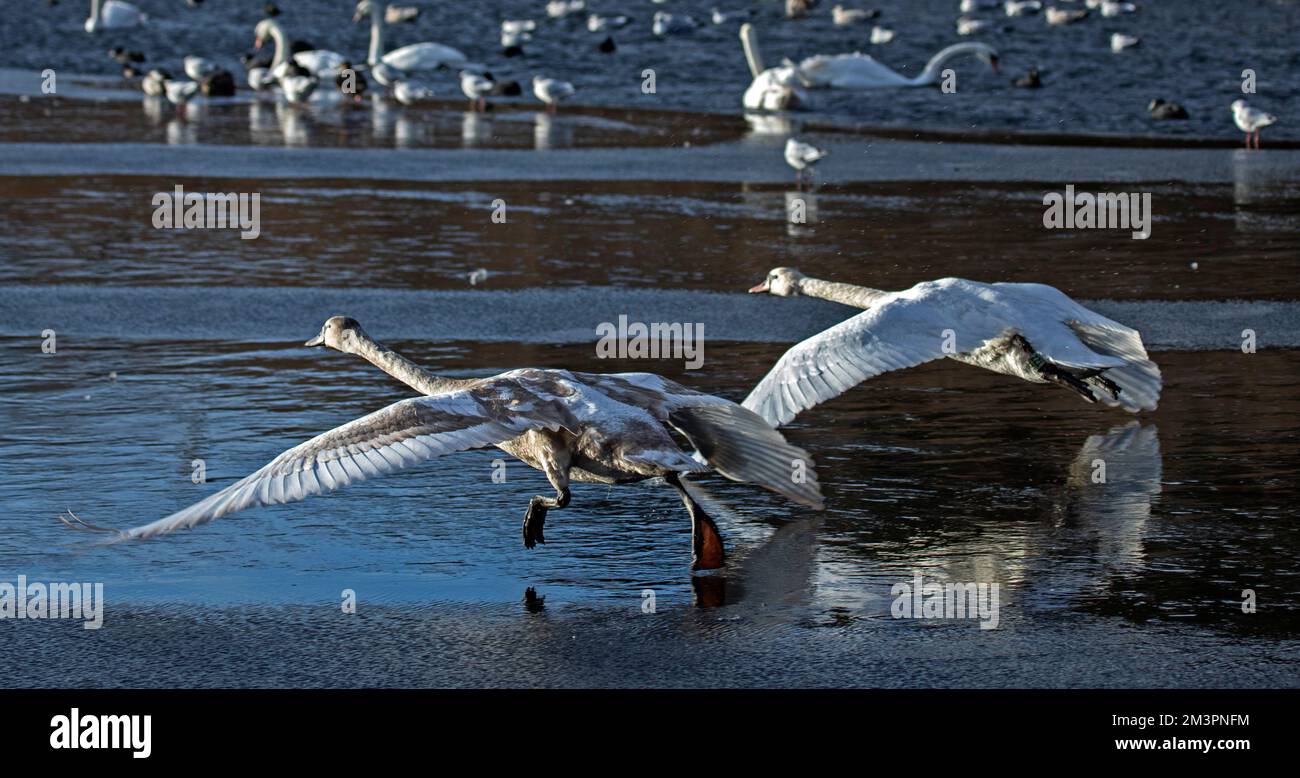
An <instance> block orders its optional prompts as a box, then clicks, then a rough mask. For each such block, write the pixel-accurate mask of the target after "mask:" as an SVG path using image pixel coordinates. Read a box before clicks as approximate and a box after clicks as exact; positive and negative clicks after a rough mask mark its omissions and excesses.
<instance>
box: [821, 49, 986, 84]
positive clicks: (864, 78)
mask: <svg viewBox="0 0 1300 778" xmlns="http://www.w3.org/2000/svg"><path fill="white" fill-rule="evenodd" d="M965 54H971V55H974V56H975V57H977V58H978V59H980V60H982V61H984V62H986V63H988V65H989V67H991V68H993V70H994V72H997V69H998V53H997V51H996V50H995V49H994V48H993V47H992V46H989V45H988V44H986V43H978V42H974V41H972V42H967V43H954V44H953V45H951V46H949V47H947V48H945V49H943V50H941V51H940V52H939V53H938V54H935V55H934V56H933V57H931V58H930V61H929V62H927V63H926V65H925V69H924V70H922V71H921V73H920V75H918V76H916V77H915V78H907V77H906V76H903V75H900V74H899V73H896V72H894V71H893V70H891V69H890V68H889V67H888V66H886V65H883V64H881V63H880V62H879V61H877V60H876V59H875V58H873V57H872V56H870V55H869V54H863V53H861V52H855V53H853V54H839V55H836V56H834V57H828V56H826V55H824V54H819V55H817V56H815V57H809V58H808V59H805V60H804V61H803V62H800V63H799V65H798V68H797V72H798V75H799V78H800V79H801V80H802V82H803V83H804V85H806V86H810V87H814V88H822V89H887V88H898V87H913V86H931V85H933V84H937V83H938V82H939V74H940V73H941V72H942V71H943V67H944V65H946V64H948V61H949V60H951V59H953V58H955V57H960V56H962V55H965Z"/></svg>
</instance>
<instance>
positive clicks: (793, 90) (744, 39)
mask: <svg viewBox="0 0 1300 778" xmlns="http://www.w3.org/2000/svg"><path fill="white" fill-rule="evenodd" d="M740 43H741V45H742V46H744V48H745V61H746V62H748V63H749V72H750V74H751V75H753V76H754V81H753V83H751V84H750V85H749V88H748V89H746V90H745V95H744V97H743V98H741V102H742V103H743V104H744V106H745V108H746V109H748V110H750V111H797V110H806V109H808V108H811V101H810V100H809V99H808V94H807V93H806V92H805V91H804V90H803V88H802V82H801V81H800V80H799V75H798V73H797V72H796V70H795V66H794V65H793V64H791V63H788V62H787V63H786V64H784V65H782V66H781V67H775V68H765V67H763V58H762V56H761V55H760V54H759V51H758V35H757V33H755V32H754V25H752V24H750V23H749V22H746V23H744V24H742V25H740Z"/></svg>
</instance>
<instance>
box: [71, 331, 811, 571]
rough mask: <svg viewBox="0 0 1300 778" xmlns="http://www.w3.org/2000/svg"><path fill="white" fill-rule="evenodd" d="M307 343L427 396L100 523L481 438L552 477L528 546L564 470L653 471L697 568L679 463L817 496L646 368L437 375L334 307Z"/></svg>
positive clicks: (192, 518) (759, 441)
mask: <svg viewBox="0 0 1300 778" xmlns="http://www.w3.org/2000/svg"><path fill="white" fill-rule="evenodd" d="M305 345H307V346H325V347H328V348H333V349H337V350H338V351H342V352H344V353H346V354H355V355H357V356H360V357H362V358H363V359H366V360H367V361H369V362H371V363H372V364H374V365H375V366H376V367H378V368H380V369H381V370H383V371H384V372H385V373H387V374H388V375H390V376H392V377H393V378H396V379H398V380H399V381H402V382H404V383H406V384H407V385H408V386H410V387H411V388H412V389H414V390H415V391H417V392H419V393H420V394H422V395H424V396H422V397H413V398H410V399H407V400H401V401H399V402H396V403H393V404H392V405H389V406H388V407H386V408H383V409H382V410H379V411H376V412H374V413H371V414H369V415H367V416H363V417H361V418H360V419H357V420H355V421H352V422H349V423H347V424H344V425H343V426H341V427H337V428H335V429H333V430H330V431H329V432H326V433H323V434H321V435H317V436H316V437H314V438H312V439H311V440H309V441H307V442H305V443H302V444H300V445H297V446H294V447H293V448H290V449H289V450H287V451H285V452H283V453H282V454H280V455H279V456H277V457H276V458H275V459H273V460H271V462H270V463H268V464H267V465H266V466H265V467H262V468H261V469H260V470H258V471H256V472H254V473H253V474H252V475H249V476H247V477H246V478H243V479H241V480H240V481H238V482H236V483H234V484H232V485H230V486H228V487H226V488H225V489H222V490H220V491H218V492H216V493H215V494H212V495H210V496H208V497H207V498H205V499H203V500H200V501H199V502H197V503H195V504H194V505H191V506H189V507H188V508H184V509H183V510H180V511H177V512H176V513H173V514H171V515H170V516H167V517H165V518H162V519H159V520H158V521H155V522H153V523H151V524H145V525H143V526H139V527H135V528H133V529H129V530H126V531H116V530H108V531H110V532H114V533H115V534H116V536H117V540H129V539H136V538H151V537H156V536H159V535H164V534H166V533H169V532H173V531H175V530H178V529H187V528H190V527H195V526H197V525H199V524H204V523H206V522H209V521H212V520H214V519H218V518H220V517H222V516H225V515H228V514H231V513H234V512H236V511H241V510H245V509H247V508H254V507H258V506H263V505H279V504H283V503H290V502H297V501H299V500H304V499H306V498H308V497H311V496H313V495H318V494H323V493H325V492H330V491H334V490H335V489H338V488H340V487H343V486H347V485H349V484H353V483H358V482H360V481H364V480H366V479H367V478H373V477H378V476H384V475H389V474H391V473H395V472H397V471H399V470H404V469H407V468H411V467H414V466H416V465H419V464H422V463H424V462H426V461H428V460H429V459H432V458H434V457H438V456H442V455H444V454H451V453H455V452H458V451H467V450H470V449H476V448H486V447H488V446H496V447H497V448H500V449H501V450H502V451H505V452H506V453H508V454H510V455H511V456H514V457H516V458H518V459H520V460H522V461H523V462H524V463H526V464H528V465H529V466H531V467H533V468H536V469H537V470H540V471H542V472H543V473H545V475H546V478H547V480H548V481H550V483H551V486H552V488H554V490H555V497H553V498H552V497H544V496H542V495H537V496H535V497H533V498H532V499H531V500H530V501H529V503H528V509H527V511H526V512H525V514H524V522H523V543H524V546H525V547H526V548H534V547H535V546H536V544H538V543H543V544H544V543H545V542H546V538H545V534H544V529H545V522H546V515H547V513H548V512H549V511H552V510H559V509H563V508H566V507H568V505H569V504H570V500H571V491H570V486H569V485H570V482H572V481H577V482H588V483H600V484H609V485H614V484H624V483H634V482H638V481H644V480H647V479H650V478H663V479H664V480H665V481H667V482H668V483H669V484H670V485H671V486H672V487H673V488H674V489H675V490H676V491H677V492H678V494H679V495H680V496H681V499H682V501H683V503H684V504H685V506H686V509H687V511H688V513H689V514H690V517H691V524H692V528H693V530H694V532H693V536H694V544H693V547H694V551H695V554H694V561H693V564H692V566H693V567H694V568H696V569H711V568H718V567H722V566H723V565H724V552H723V543H722V537H721V535H720V534H719V533H718V530H717V527H716V525H715V524H714V522H713V520H712V518H710V517H709V516H708V514H707V513H705V512H704V510H703V509H702V508H701V507H700V505H699V504H698V503H697V502H696V501H695V500H694V499H693V498H692V497H691V495H690V493H689V492H688V489H687V487H686V486H684V485H683V484H682V481H681V477H682V475H683V474H689V473H704V472H709V471H712V470H716V471H717V472H718V473H720V474H721V475H723V476H725V477H727V478H729V479H731V480H733V481H739V482H743V483H753V484H756V485H758V486H761V487H763V488H766V489H769V490H771V491H774V492H776V493H778V494H781V495H783V496H784V497H786V498H787V499H790V500H792V501H794V502H796V503H799V504H801V505H805V506H808V507H810V508H813V509H815V510H820V509H821V508H822V506H823V501H822V496H821V490H820V487H819V485H818V483H817V476H816V473H815V472H814V470H813V466H812V461H811V459H809V457H808V454H807V452H805V451H803V450H802V449H799V448H797V447H795V446H792V445H790V444H789V443H787V442H786V440H785V439H784V437H782V435H781V433H779V432H777V431H776V430H774V429H772V428H771V427H770V426H768V425H767V424H766V423H765V422H764V421H763V420H762V419H761V418H759V417H758V416H756V415H754V414H753V413H752V412H750V411H748V410H745V409H744V408H742V407H740V406H739V405H737V404H735V403H733V402H731V401H730V400H726V399H723V398H721V397H715V396H712V395H708V394H704V393H702V392H696V391H693V390H691V389H687V388H686V387H684V386H681V385H680V384H677V383H674V382H672V381H669V380H667V379H665V378H662V377H660V376H658V375H654V374H652V373H620V374H613V375H602V374H593V373H575V372H570V371H568V370H542V369H523V370H512V371H510V372H506V373H502V374H500V375H496V376H490V377H487V378H468V379H456V378H444V377H441V376H437V375H434V374H432V373H430V372H428V371H426V370H424V369H422V368H420V367H418V366H417V365H415V364H414V363H412V362H411V361H409V360H407V359H406V358H405V357H402V356H401V355H399V354H397V353H396V352H394V351H392V350H391V349H388V348H385V347H384V346H382V345H380V344H379V343H377V342H376V341H374V340H372V339H371V338H370V337H369V336H368V335H367V334H366V333H365V331H364V330H362V329H361V325H360V324H358V323H357V322H356V321H355V320H354V319H350V318H347V317H343V316H335V317H333V318H331V319H329V320H328V321H326V322H325V325H324V326H323V327H322V328H321V331H320V334H319V335H317V336H316V337H314V338H312V339H311V340H309V341H307V343H306V344H305ZM670 429H674V430H677V431H678V432H680V433H681V435H682V436H683V437H684V438H685V439H686V440H687V441H688V442H689V443H690V445H691V446H692V447H693V448H694V449H696V451H698V454H699V457H700V459H698V460H697V459H695V458H693V457H692V456H691V454H690V453H689V452H688V451H685V450H683V449H682V448H681V447H680V446H679V444H678V443H677V442H676V441H675V440H674V439H673V438H672V436H671V434H670V432H669V430H670ZM798 461H803V462H805V463H806V465H807V471H806V472H807V478H806V479H804V482H803V483H795V482H794V480H793V479H791V478H790V477H789V472H790V468H791V463H792V462H798ZM73 518H74V519H75V518H76V517H75V515H74V516H73ZM66 521H67V520H65V522H66ZM78 521H79V520H78ZM81 526H83V527H85V528H89V529H103V528H96V527H93V525H88V524H85V523H84V522H82V523H81Z"/></svg>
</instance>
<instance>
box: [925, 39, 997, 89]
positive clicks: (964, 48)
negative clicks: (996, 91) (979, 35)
mask: <svg viewBox="0 0 1300 778" xmlns="http://www.w3.org/2000/svg"><path fill="white" fill-rule="evenodd" d="M984 50H985V49H984V46H983V45H982V44H979V43H954V44H953V45H951V46H949V47H947V48H945V49H940V50H939V53H938V54H935V55H934V56H933V57H930V61H929V62H927V63H925V70H922V71H921V75H919V76H917V77H916V78H914V79H912V83H913V84H933V83H935V82H937V81H938V80H939V71H941V70H943V66H944V65H946V64H948V60H950V59H952V58H954V57H960V56H961V55H963V54H978V53H980V52H981V51H984Z"/></svg>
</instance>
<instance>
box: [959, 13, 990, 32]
mask: <svg viewBox="0 0 1300 778" xmlns="http://www.w3.org/2000/svg"><path fill="white" fill-rule="evenodd" d="M990 24H992V23H991V22H987V21H985V20H983V19H972V18H970V17H968V16H963V17H961V18H959V19H958V20H957V34H958V35H962V36H966V35H975V34H976V33H980V32H983V31H984V30H987V29H988V28H989V26H990Z"/></svg>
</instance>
